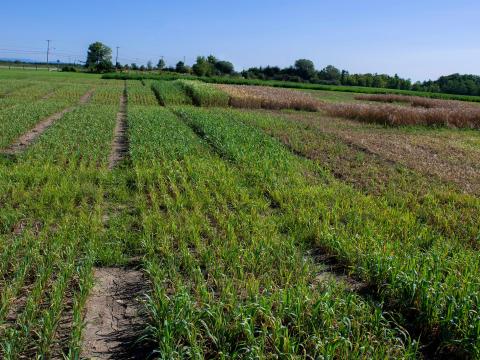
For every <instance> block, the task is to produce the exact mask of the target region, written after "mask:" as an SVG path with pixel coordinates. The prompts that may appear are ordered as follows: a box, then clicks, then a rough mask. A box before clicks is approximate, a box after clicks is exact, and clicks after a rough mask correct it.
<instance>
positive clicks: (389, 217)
mask: <svg viewBox="0 0 480 360" xmlns="http://www.w3.org/2000/svg"><path fill="white" fill-rule="evenodd" d="M177 112H178V114H179V115H180V116H182V118H183V119H184V121H185V122H186V123H187V124H188V125H189V126H191V127H192V129H194V130H195V131H196V132H197V133H198V134H199V135H200V136H202V137H203V138H204V139H205V140H206V141H208V143H209V144H210V145H211V146H212V148H213V149H215V151H216V152H217V153H219V154H220V155H221V156H222V157H224V158H227V159H229V160H230V161H233V162H234V163H235V164H237V165H238V167H239V169H240V170H241V171H242V173H243V174H245V176H246V177H247V178H248V182H249V183H251V184H255V185H256V186H258V187H260V188H262V189H263V191H264V192H265V193H266V194H268V196H269V197H270V198H271V199H273V200H274V203H275V204H276V206H277V207H278V208H279V209H280V211H282V212H283V213H284V216H285V218H284V220H283V221H284V225H283V226H284V227H285V228H286V229H291V230H290V231H292V232H293V233H294V234H295V236H296V238H297V239H299V240H303V241H304V242H308V243H312V245H313V246H316V247H319V248H321V249H324V250H325V251H327V252H328V253H330V254H332V255H335V256H337V257H338V259H339V261H343V262H345V263H347V264H349V266H350V267H351V269H352V271H353V272H354V273H356V274H357V276H359V277H361V278H362V279H363V280H364V281H366V282H368V283H370V284H372V285H375V286H376V287H377V289H378V293H379V296H381V297H382V298H383V299H384V300H385V301H386V302H387V303H388V304H390V306H391V307H393V308H394V309H396V310H397V311H399V312H400V313H404V314H405V313H408V312H411V311H412V309H415V311H416V314H417V315H416V318H415V319H413V321H414V322H415V324H416V326H417V327H418V328H419V329H420V331H425V333H426V334H430V335H432V332H433V331H435V334H434V336H435V337H437V338H439V339H441V341H442V343H443V345H444V346H445V347H457V348H458V349H460V350H459V351H463V350H465V351H468V352H470V353H471V354H474V355H475V356H477V355H478V354H479V351H480V337H479V329H480V316H479V314H478V313H477V312H475V311H472V309H477V308H478V306H479V300H480V299H479V297H478V294H479V290H480V281H479V279H478V276H477V274H478V272H479V270H480V269H479V268H480V257H479V254H478V252H477V251H474V250H471V249H469V248H466V247H464V246H463V245H461V244H458V243H457V242H455V241H453V242H452V241H450V240H449V239H448V238H445V237H443V236H442V235H440V234H438V233H436V232H435V231H432V229H431V228H429V226H427V225H425V224H423V223H422V222H419V221H418V220H417V218H416V217H415V216H412V215H411V214H410V213H409V212H405V211H401V210H397V209H394V208H391V207H388V206H385V204H384V203H383V201H376V200H375V199H373V198H371V197H368V196H364V195H362V194H361V193H359V192H357V191H355V190H353V189H352V188H351V187H349V186H347V185H345V184H342V183H340V182H338V181H336V180H334V179H333V178H332V177H331V176H330V175H329V174H328V173H325V171H323V170H322V169H320V168H318V167H317V166H314V164H312V163H311V162H309V161H307V160H302V159H300V158H297V157H296V156H294V155H293V154H291V153H290V152H289V151H288V149H286V148H284V147H283V146H282V145H281V144H280V143H279V142H277V141H276V140H275V139H272V138H271V137H269V136H268V135H266V134H264V133H262V132H261V131H260V130H258V129H255V128H253V127H251V126H246V125H244V122H249V121H251V120H249V119H253V118H255V117H258V116H259V115H258V114H250V113H241V112H236V111H232V110H223V111H220V110H215V111H205V110H199V109H194V108H192V109H179V110H177Z"/></svg>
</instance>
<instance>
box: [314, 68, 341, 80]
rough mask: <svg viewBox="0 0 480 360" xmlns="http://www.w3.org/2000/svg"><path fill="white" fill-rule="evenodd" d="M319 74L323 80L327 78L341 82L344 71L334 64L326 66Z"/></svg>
mask: <svg viewBox="0 0 480 360" xmlns="http://www.w3.org/2000/svg"><path fill="white" fill-rule="evenodd" d="M318 76H319V77H320V79H321V80H327V81H335V82H340V80H341V79H342V73H341V72H340V70H338V69H337V68H336V67H335V66H333V65H328V66H326V67H325V68H323V69H322V70H321V71H320V72H319V74H318Z"/></svg>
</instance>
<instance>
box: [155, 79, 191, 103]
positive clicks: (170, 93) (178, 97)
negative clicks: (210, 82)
mask: <svg viewBox="0 0 480 360" xmlns="http://www.w3.org/2000/svg"><path fill="white" fill-rule="evenodd" d="M151 86H152V90H153V92H154V93H155V96H156V97H157V99H158V103H159V104H160V105H162V106H177V105H192V104H193V103H192V99H191V98H190V96H188V95H187V93H186V91H185V87H184V86H183V85H182V83H181V82H180V81H154V82H152V85H151Z"/></svg>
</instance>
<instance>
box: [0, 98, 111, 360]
mask: <svg viewBox="0 0 480 360" xmlns="http://www.w3.org/2000/svg"><path fill="white" fill-rule="evenodd" d="M117 111H118V105H117V106H114V107H112V106H102V105H84V106H81V107H79V108H78V109H76V110H74V111H73V112H71V113H69V114H67V115H65V117H64V118H62V119H61V120H59V121H57V122H56V123H54V124H53V125H52V126H51V127H50V128H49V129H48V130H47V131H46V132H45V133H44V134H42V136H41V137H40V138H39V139H38V141H37V142H36V143H35V144H34V145H32V147H31V148H29V149H28V150H27V151H26V152H25V153H24V154H22V155H21V156H19V157H17V160H16V161H15V162H11V161H9V160H6V159H4V160H2V159H0V160H2V161H0V187H1V188H2V193H1V194H0V202H1V203H2V208H1V209H0V224H1V226H0V289H1V290H2V291H1V297H0V357H2V359H18V358H63V357H68V358H79V355H80V350H81V337H82V329H83V326H84V324H83V312H84V308H83V307H84V304H85V301H86V299H87V296H88V293H89V289H90V288H91V286H92V267H93V265H94V263H95V261H96V259H97V256H98V254H100V253H102V249H103V248H104V243H105V239H104V238H103V236H104V235H105V234H104V232H103V231H102V229H103V224H102V216H103V214H104V210H103V209H104V208H105V207H106V206H107V205H106V204H105V199H106V197H107V195H106V190H105V188H104V187H103V186H101V185H100V184H101V183H102V182H104V180H105V178H106V176H105V171H106V166H107V158H108V155H109V152H110V144H111V140H112V136H113V128H114V125H115V117H116V112H117ZM65 326H67V327H66V328H65Z"/></svg>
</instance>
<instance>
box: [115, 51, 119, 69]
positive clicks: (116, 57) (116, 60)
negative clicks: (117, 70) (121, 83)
mask: <svg viewBox="0 0 480 360" xmlns="http://www.w3.org/2000/svg"><path fill="white" fill-rule="evenodd" d="M118 49H120V46H117V56H115V67H117V65H118Z"/></svg>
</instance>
